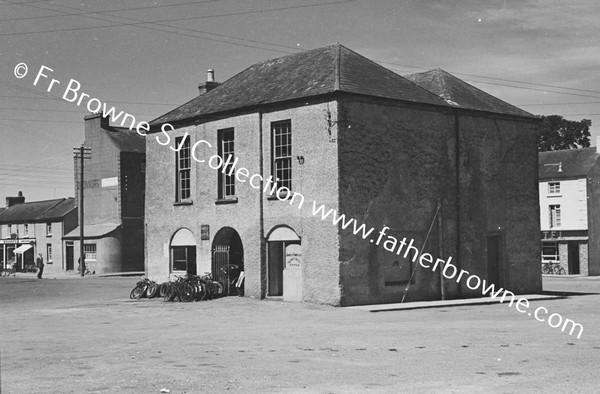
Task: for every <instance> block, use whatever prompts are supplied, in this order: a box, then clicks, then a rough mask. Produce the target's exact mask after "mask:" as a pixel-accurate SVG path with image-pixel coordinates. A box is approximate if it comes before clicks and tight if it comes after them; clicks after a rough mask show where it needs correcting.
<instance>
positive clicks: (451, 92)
mask: <svg viewBox="0 0 600 394" xmlns="http://www.w3.org/2000/svg"><path fill="white" fill-rule="evenodd" d="M405 77H406V78H407V79H409V80H411V81H413V82H414V83H416V84H417V85H419V86H421V87H423V88H425V89H427V90H429V91H430V92H432V93H435V94H437V95H438V96H440V97H441V98H443V99H444V100H446V102H447V103H448V104H450V105H452V106H454V107H458V108H463V109H471V110H477V111H486V112H494V113H498V114H505V115H515V116H522V117H527V118H535V116H534V115H532V114H530V113H529V112H527V111H523V110H522V109H520V108H517V107H515V106H514V105H511V104H509V103H507V102H505V101H502V100H500V99H499V98H496V97H494V96H492V95H490V94H488V93H486V92H484V91H483V90H480V89H478V88H476V87H475V86H472V85H469V84H468V83H466V82H465V81H463V80H461V79H459V78H457V77H455V76H454V75H452V74H450V73H448V72H446V71H444V70H442V69H439V68H438V69H436V70H431V71H426V72H422V73H417V74H411V75H406V76H405Z"/></svg>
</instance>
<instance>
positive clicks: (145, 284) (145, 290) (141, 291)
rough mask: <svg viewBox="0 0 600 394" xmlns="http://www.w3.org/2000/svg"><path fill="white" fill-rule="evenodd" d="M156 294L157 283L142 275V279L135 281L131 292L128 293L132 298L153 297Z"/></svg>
mask: <svg viewBox="0 0 600 394" xmlns="http://www.w3.org/2000/svg"><path fill="white" fill-rule="evenodd" d="M157 294H158V283H156V282H154V281H152V280H150V279H148V278H146V277H143V278H142V280H140V281H139V282H137V284H136V285H135V287H134V288H133V290H131V293H129V298H131V299H132V300H139V299H140V298H142V297H148V298H154V297H156V295H157Z"/></svg>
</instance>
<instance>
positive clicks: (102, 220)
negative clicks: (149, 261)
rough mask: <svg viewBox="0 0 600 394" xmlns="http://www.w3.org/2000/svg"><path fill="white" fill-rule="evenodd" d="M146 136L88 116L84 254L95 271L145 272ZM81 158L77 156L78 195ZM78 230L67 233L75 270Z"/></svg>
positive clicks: (71, 266) (68, 251) (71, 265)
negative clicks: (89, 151)
mask: <svg viewBox="0 0 600 394" xmlns="http://www.w3.org/2000/svg"><path fill="white" fill-rule="evenodd" d="M145 143H146V141H145V138H144V137H143V136H141V135H140V134H138V133H137V132H136V131H135V129H134V130H129V129H128V128H124V127H114V126H111V125H110V124H109V119H108V118H104V117H102V116H101V114H94V115H88V116H86V117H85V141H84V145H85V146H86V147H89V148H91V159H90V160H85V162H84V172H83V174H84V181H83V193H84V204H83V206H84V221H83V222H84V252H85V255H84V256H85V262H86V268H87V269H89V270H90V271H91V272H95V273H114V272H130V271H143V270H144V194H145V171H146V159H145V157H146V154H145V149H146V148H145ZM80 167H81V165H80V161H79V160H75V195H76V196H78V195H79V180H80V174H81V172H80ZM79 237H80V228H79V227H77V228H75V229H73V231H71V232H69V233H68V234H67V235H66V236H65V250H66V254H67V261H68V263H67V269H68V270H77V269H78V264H77V263H76V262H77V261H78V259H79V256H80V242H79Z"/></svg>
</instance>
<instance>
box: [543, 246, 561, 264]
mask: <svg viewBox="0 0 600 394" xmlns="http://www.w3.org/2000/svg"><path fill="white" fill-rule="evenodd" d="M558 260H559V258H558V243H556V242H544V243H543V244H542V261H558Z"/></svg>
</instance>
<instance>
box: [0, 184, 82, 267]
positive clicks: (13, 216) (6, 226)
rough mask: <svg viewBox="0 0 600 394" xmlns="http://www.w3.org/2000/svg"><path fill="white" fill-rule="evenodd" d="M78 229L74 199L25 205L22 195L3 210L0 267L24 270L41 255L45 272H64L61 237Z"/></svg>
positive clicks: (7, 201)
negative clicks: (13, 265)
mask: <svg viewBox="0 0 600 394" xmlns="http://www.w3.org/2000/svg"><path fill="white" fill-rule="evenodd" d="M76 226H77V208H76V206H75V199H74V198H59V199H53V200H45V201H32V202H25V197H24V196H23V194H22V193H21V192H19V195H18V196H17V197H6V208H3V209H0V266H2V268H7V267H8V266H9V265H10V264H12V263H13V262H16V263H17V265H16V268H17V269H18V270H19V271H24V270H26V269H27V268H28V266H29V267H30V266H32V265H33V264H34V260H35V257H36V256H37V255H38V253H42V256H43V258H44V264H46V267H45V272H46V273H58V272H62V271H63V270H65V267H66V261H65V253H64V249H63V244H62V237H63V236H64V235H65V234H66V233H68V232H69V231H71V230H72V229H74V228H75V227H76Z"/></svg>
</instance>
